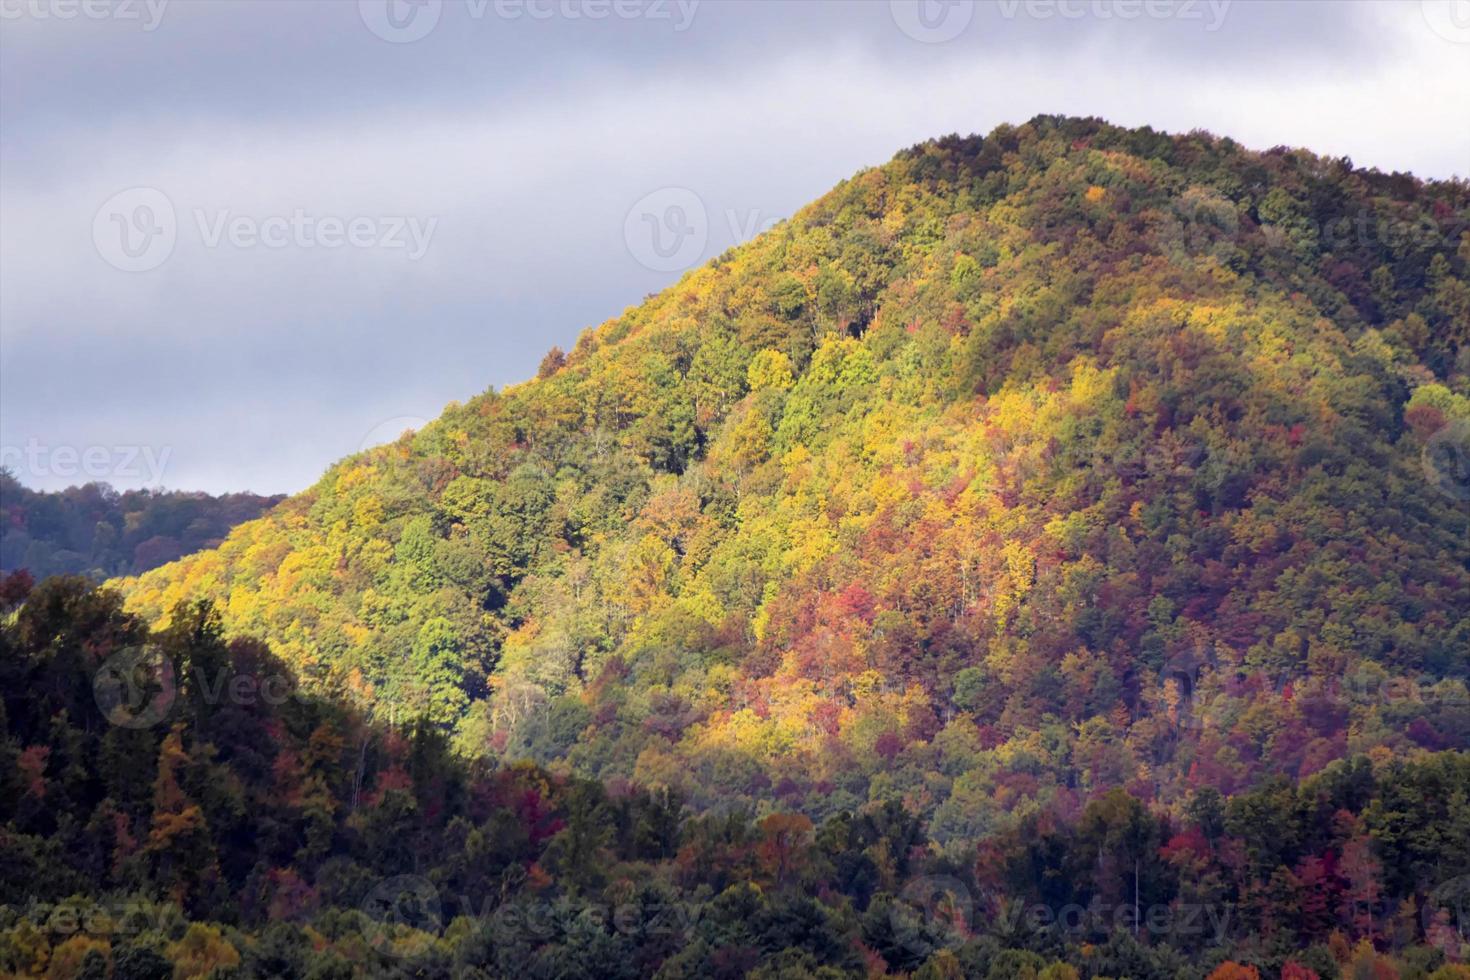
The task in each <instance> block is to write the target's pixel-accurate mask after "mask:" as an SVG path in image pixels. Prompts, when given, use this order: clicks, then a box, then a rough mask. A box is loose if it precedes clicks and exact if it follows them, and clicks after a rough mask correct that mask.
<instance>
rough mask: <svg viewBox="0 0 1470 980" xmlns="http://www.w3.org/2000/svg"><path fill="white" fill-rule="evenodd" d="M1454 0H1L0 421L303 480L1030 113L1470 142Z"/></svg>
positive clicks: (81, 466) (169, 475) (86, 461)
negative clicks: (642, 303) (823, 205)
mask: <svg viewBox="0 0 1470 980" xmlns="http://www.w3.org/2000/svg"><path fill="white" fill-rule="evenodd" d="M1467 92H1470V2H1466V0H1452V2H1449V3H1443V4H1439V3H1428V4H1422V5H1421V4H1420V3H1418V2H1402V3H1391V4H1384V5H1372V4H1362V3H1350V4H1344V5H1342V6H1335V5H1330V4H1325V3H1313V4H1300V5H1281V6H1276V5H1272V4H1268V3H1254V2H1250V3H1248V2H1241V0H1236V2H1233V3H1232V2H1222V0H1214V2H1209V0H1198V2H1177V3H1169V2H1165V0H1116V2H1111V0H1097V2H1094V0H1070V2H1048V0H1022V2H1019V3H1009V2H1007V3H998V4H989V3H976V4H969V3H965V2H960V0H950V2H947V3H946V2H941V0H924V2H923V3H914V2H907V3H905V2H895V3H889V2H886V0H884V2H872V3H831V4H822V3H803V4H799V5H789V6H788V5H781V4H777V3H744V4H721V3H715V2H711V0H702V2H698V3H691V2H689V0H685V2H683V3H680V2H679V0H650V2H641V0H486V2H478V0H442V2H441V0H419V2H418V3H413V2H409V0H387V2H384V0H364V2H362V3H358V2H356V0H350V2H327V0H323V2H270V0H250V2H241V3H228V2H218V0H207V2H206V0H193V2H190V0H168V2H166V3H162V4H161V3H160V2H159V0H151V2H148V0H135V2H132V3H125V2H118V3H106V2H102V0H0V450H3V453H4V457H5V458H4V460H3V462H4V463H5V464H6V465H8V466H9V467H10V468H11V470H12V471H14V472H15V473H16V474H17V475H18V476H19V477H20V479H21V480H22V481H23V482H25V483H26V484H28V485H30V486H34V487H39V488H46V489H52V488H57V487H61V486H65V485H67V484H69V483H76V482H85V481H86V479H88V478H91V477H98V478H102V479H106V480H108V481H110V482H112V483H113V484H114V485H116V486H119V487H129V486H142V485H164V486H167V487H170V488H177V489H205V490H210V491H214V492H222V491H227V490H245V489H249V490H255V491H260V492H280V491H295V490H300V489H303V488H304V487H306V486H308V485H310V484H311V483H312V482H313V481H314V480H315V479H316V477H317V476H318V475H319V474H320V473H321V471H322V469H323V468H324V467H325V466H326V465H327V464H329V463H330V462H332V461H333V460H335V459H338V458H340V457H341V456H343V455H345V454H347V453H349V452H352V451H355V450H356V449H358V448H359V447H361V446H363V445H364V444H370V443H372V442H376V441H382V440H383V439H385V438H389V437H391V436H393V435H396V434H397V432H398V431H401V429H403V428H405V427H408V426H412V425H416V424H418V422H419V421H420V420H422V419H425V418H430V417H433V416H434V415H437V414H438V412H439V410H440V409H441V408H442V407H443V405H444V404H445V403H446V402H449V401H451V400H463V399H465V398H468V397H469V396H472V395H474V394H476V393H478V392H480V391H482V390H484V389H485V388H486V387H488V386H490V385H495V386H503V385H505V384H508V383H513V382H516V381H519V380H523V379H525V378H526V377H528V376H529V375H531V374H533V373H534V372H535V369H536V364H537V362H538V361H539V359H540V357H541V355H542V354H543V353H544V351H545V350H546V349H547V348H548V347H549V346H551V345H552V344H560V345H562V346H563V347H567V346H570V344H571V343H572V342H573V341H574V340H575V338H576V336H577V334H578V333H579V332H580V331H581V330H582V329H583V328H584V327H587V326H589V325H592V324H595V323H599V322H601V321H602V320H604V319H606V318H607V317H609V316H611V315H614V314H616V313H617V312H619V311H620V310H622V309H623V308H624V307H626V306H629V305H632V304H635V303H637V302H638V301H639V300H640V299H641V298H642V297H643V296H644V295H646V294H648V293H649V292H652V291H655V290H657V289H659V288H661V287H663V286H665V285H667V284H668V283H670V282H673V281H674V280H675V279H677V278H678V276H679V273H680V272H681V271H682V269H683V268H685V267H687V266H689V265H692V264H696V263H698V262H701V261H704V260H706V259H709V258H712V257H713V256H715V255H718V254H719V253H720V252H721V251H723V250H724V249H725V248H727V247H728V246H729V245H731V244H732V243H734V242H737V241H741V240H744V239H746V238H749V237H750V236H751V235H753V234H754V233H756V232H758V231H759V230H760V229H761V228H763V227H765V226H767V225H769V224H770V223H771V222H772V221H774V220H777V219H780V218H782V217H785V216H786V215H789V214H790V213H792V212H793V211H794V210H795V209H796V208H798V207H799V206H801V205H802V204H803V203H805V202H807V201H809V200H811V199H812V198H815V197H817V196H818V195H820V194H822V193H823V192H825V191H826V190H827V189H829V188H830V187H831V186H832V185H833V184H835V183H836V182H837V181H839V180H841V179H842V178H844V177H846V176H849V175H850V174H852V173H853V172H854V171H856V170H857V169H859V168H861V167H866V166H872V165H876V164H881V163H883V162H884V161H886V160H887V159H889V158H890V157H891V156H892V155H893V154H894V152H896V151H897V150H899V149H901V148H903V147H905V146H909V145H912V144H913V143H916V142H919V141H921V140H924V139H927V138H929V137H933V136H936V135H940V134H944V133H949V132H961V133H970V132H986V131H989V130H990V129H991V128H992V127H994V126H995V125H996V124H998V123H1001V122H1022V121H1024V120H1026V119H1028V118H1030V117H1031V116H1033V115H1035V114H1037V113H1042V112H1056V113H1067V114H1075V115H1100V116H1103V117H1106V118H1107V119H1109V120H1112V121H1113V122H1117V123H1120V124H1125V125H1143V124H1148V125H1152V126H1155V127H1157V128H1161V129H1167V130H1171V131H1184V130H1189V129H1194V128H1205V129H1209V130H1212V131H1214V132H1216V133H1220V134H1226V135H1230V136H1233V137H1235V138H1236V139H1237V140H1239V141H1241V142H1242V143H1244V144H1246V145H1247V146H1251V147H1256V148H1266V147H1270V146H1274V145H1277V144H1283V143H1284V144H1292V145H1301V146H1307V147H1309V148H1311V149H1313V150H1316V151H1318V152H1321V153H1326V154H1332V155H1341V154H1345V155H1348V156H1351V157H1352V158H1353V160H1354V161H1355V162H1356V163H1358V164H1359V165H1366V166H1376V167H1379V168H1381V169H1384V170H1412V171H1413V172H1415V173H1416V174H1420V175H1424V176H1429V177H1448V176H1451V175H1458V176H1466V175H1467V174H1470V117H1467V114H1466V112H1465V105H1464V103H1465V96H1466V93H1467Z"/></svg>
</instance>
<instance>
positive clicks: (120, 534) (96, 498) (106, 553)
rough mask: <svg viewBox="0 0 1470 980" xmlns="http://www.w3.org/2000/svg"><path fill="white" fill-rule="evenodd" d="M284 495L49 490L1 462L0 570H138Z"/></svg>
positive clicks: (209, 539) (98, 574) (193, 546)
mask: <svg viewBox="0 0 1470 980" xmlns="http://www.w3.org/2000/svg"><path fill="white" fill-rule="evenodd" d="M283 499H284V497H281V496H275V497H262V496H259V495H257V494H253V493H230V494H224V495H222V496H219V497H213V496H210V495H209V494H207V493H188V492H183V491H177V490H175V491H164V490H124V491H122V492H120V493H119V492H118V491H116V490H114V489H113V488H112V487H110V486H108V485H107V484H105V483H88V484H86V485H85V486H77V487H68V488H67V489H65V490H62V491H59V492H56V493H43V492H40V491H36V490H31V489H29V488H28V487H25V486H23V485H22V484H21V483H20V481H19V480H17V479H16V478H15V477H14V475H12V474H11V473H9V472H8V471H6V470H3V469H0V571H15V570H17V569H21V568H24V569H26V570H27V571H29V572H30V573H31V574H32V575H33V576H34V577H36V578H38V579H39V578H44V577H45V576H47V575H87V576H90V577H92V578H95V579H98V580H99V581H100V580H102V579H106V578H112V577H114V576H118V575H137V574H140V573H142V572H146V571H148V570H150V569H153V568H157V567H158V566H159V565H162V564H165V563H166V562H171V561H173V560H174V559H176V558H179V557H182V556H183V555H186V554H189V553H190V552H194V551H199V550H201V549H204V548H213V547H215V546H217V545H218V544H219V543H220V542H222V541H223V540H224V538H225V535H227V534H228V533H229V532H230V529H231V528H233V527H234V526H235V525H237V524H239V523H241V522H243V521H248V520H253V519H254V518H256V517H259V516H260V515H261V514H262V513H264V512H265V510H266V509H267V508H269V507H272V506H274V505H275V504H277V503H280V501H281V500H283Z"/></svg>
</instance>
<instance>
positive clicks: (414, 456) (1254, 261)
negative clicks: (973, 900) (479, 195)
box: [120, 117, 1470, 840]
mask: <svg viewBox="0 0 1470 980" xmlns="http://www.w3.org/2000/svg"><path fill="white" fill-rule="evenodd" d="M1467 218H1470V186H1467V185H1466V184H1465V183H1464V182H1461V181H1448V182H1434V181H1421V180H1418V179H1416V178H1414V177H1413V176H1410V175H1407V174H1383V173H1378V172H1375V171H1367V170H1362V169H1358V168H1356V167H1354V166H1353V165H1352V163H1351V161H1348V160H1345V159H1329V158H1323V157H1319V156H1316V155H1314V154H1312V153H1310V152H1307V151H1304V150H1295V149H1285V148H1277V149H1273V150H1269V151H1266V152H1255V151H1250V150H1246V149H1245V148H1242V147H1241V146H1239V145H1238V144H1236V143H1234V142H1233V141H1231V140H1229V139H1224V138H1219V137H1215V136H1212V135H1209V134H1205V133H1198V132H1196V133H1191V134H1188V135H1181V136H1171V135H1167V134H1164V133H1158V132H1154V131H1152V130H1148V129H1122V128H1118V127H1114V126H1110V125H1107V124H1106V123H1103V122H1100V121H1097V120H1088V119H1065V118H1054V117H1040V118H1037V119H1034V120H1032V121H1031V122H1030V123H1028V124H1026V125H1022V126H1003V127H1001V128H999V129H997V130H996V131H994V132H993V133H991V134H989V135H988V136H985V137H979V136H974V137H965V138H961V137H948V138H945V139H940V140H936V141H934V142H930V143H925V144H922V145H919V146H916V147H914V148H912V149H910V150H907V151H905V152H902V153H900V154H898V156H896V157H895V158H894V159H893V160H892V161H891V162H890V163H888V164H886V165H884V166H881V167H878V168H875V169H872V170H868V171H865V172H862V173H859V174H857V175H856V176H854V177H853V178H852V179H850V180H848V181H846V182H844V183H843V184H841V185H840V186H838V187H837V188H836V189H835V190H833V191H832V192H831V193H829V194H828V195H826V196H825V197H823V198H822V199H820V200H818V201H816V202H815V203H813V204H811V205H809V206H807V207H805V208H803V209H802V210H801V211H800V212H798V213H797V214H796V215H795V216H794V217H793V218H791V219H790V220H789V221H786V222H784V223H783V224H781V225H780V226H778V227H776V228H775V229H773V230H771V231H770V232H768V233H766V234H764V235H762V236H761V237H759V238H758V239H756V240H754V241H752V242H750V243H748V244H746V245H743V246H741V247H739V248H736V249H733V250H731V251H730V252H728V253H727V254H725V255H723V256H721V257H720V258H719V259H717V260H716V261H713V262H711V263H710V264H708V265H706V266H704V267H703V268H700V269H697V270H695V271H692V272H690V273H689V274H688V275H686V276H685V277H684V278H683V279H682V280H681V281H680V282H679V283H678V284H676V285H674V286H672V287H671V288H669V289H667V290H665V291H664V292H662V293H660V294H659V295H657V296H655V297H652V298H650V299H649V300H648V301H647V302H645V303H643V304H642V305H641V306H638V307H636V308H633V309H630V310H628V311H626V312H625V313H623V314H622V315H621V316H619V317H617V318H615V319H613V320H610V321H609V322H607V323H605V324H603V325H602V326H601V327H599V328H597V329H595V330H590V331H588V332H587V333H585V334H584V335H583V336H582V337H581V339H580V340H579V341H578V343H577V344H576V346H575V348H574V349H573V350H572V351H571V352H570V353H569V354H567V355H566V357H565V358H564V359H562V358H556V357H553V358H550V359H549V361H548V366H547V369H546V370H544V371H543V372H542V376H541V377H539V378H537V379H536V380H533V381H530V382H528V383H526V384H524V385H520V386H517V387H514V388H511V389H508V390H506V391H502V392H496V391H490V392H487V393H485V394H483V395H481V396H479V397H477V398H474V399H472V400H471V401H469V402H468V403H467V404H463V405H452V406H450V407H449V408H448V409H447V410H446V411H445V412H444V414H443V416H442V417H440V418H439V419H438V420H437V421H435V422H433V423H431V424H429V425H428V426H426V427H425V428H424V429H423V430H422V431H420V432H418V433H417V434H414V435H411V436H406V437H404V438H402V439H400V440H399V441H397V442H395V443H392V444H389V445H386V446H382V447H379V448H376V449H372V450H369V451H367V452H364V453H361V454H358V455H355V456H352V457H349V458H347V459H345V460H343V461H342V462H340V463H338V464H337V465H335V466H333V467H332V468H331V469H330V470H329V471H328V472H327V473H326V475H325V476H323V477H322V479H321V480H320V481H319V482H318V483H317V484H316V485H315V486H313V487H312V488H311V489H310V490H308V491H306V492H304V493H302V494H299V495H297V496H294V497H292V498H290V499H289V500H287V501H285V502H283V503H282V504H281V505H280V506H278V507H276V508H274V509H273V510H271V511H270V512H268V513H267V514H265V515H264V516H263V517H262V518H261V519H260V520H257V521H253V522H250V523H247V524H244V525H242V526H240V527H238V528H236V529H235V530H234V531H233V532H231V533H230V535H229V536H228V538H227V539H226V540H225V542H224V543H223V544H222V545H220V546H219V547H218V548H217V549H213V550H207V551H203V552H200V553H198V554H195V555H192V556H189V557H187V558H184V559H182V560H180V561H178V562H176V563H173V564H170V565H167V566H165V567H163V568H160V569H156V570H154V571H152V572H149V573H146V574H144V575H143V576H141V577H140V578H136V579H129V580H127V581H125V582H122V583H120V584H121V586H122V588H123V589H124V590H125V591H126V593H127V596H128V602H129V607H130V608H131V609H133V610H136V611H138V612H140V613H142V614H143V615H144V616H145V617H147V618H149V619H151V620H154V621H166V620H167V618H168V614H169V611H170V610H171V609H172V608H173V607H174V606H175V604H176V603H178V602H179V601H181V600H192V599H198V598H204V599H210V600H213V601H214V603H215V605H216V607H217V608H218V609H219V610H220V611H221V613H222V615H223V616H224V625H225V628H226V629H227V631H229V632H230V633H239V634H250V635H255V636H259V637H261V638H262V639H264V640H266V641H267V642H269V643H270V645H271V646H272V648H273V649H274V650H275V651H276V652H277V653H278V654H279V655H281V656H282V657H283V658H284V659H285V660H286V661H287V662H288V663H290V664H291V665H292V666H293V667H294V668H295V669H296V670H297V671H299V672H300V673H301V675H302V677H303V682H304V683H305V684H307V686H308V687H310V688H313V689H318V690H333V691H338V690H340V691H342V692H345V693H346V694H348V695H349V696H353V697H356V698H358V699H359V700H360V702H361V703H362V704H363V705H364V706H367V707H369V709H370V710H372V711H373V712H375V713H377V714H378V715H380V716H381V717H383V718H397V719H402V718H405V717H409V716H416V715H418V714H421V713H422V714H427V715H428V716H429V717H430V718H431V719H432V720H433V721H434V722H435V723H436V724H438V725H439V726H440V727H441V728H442V729H443V730H445V731H447V732H451V733H453V734H454V735H455V736H456V738H457V744H458V746H459V747H460V748H461V749H462V750H463V751H466V752H468V753H470V754H472V755H488V756H493V757H497V758H506V759H515V758H530V759H533V760H536V761H538V762H541V763H543V764H547V765H553V766H559V767H565V768H566V769H568V770H570V771H572V772H575V773H577V774H580V775H584V776H588V777H594V778H598V779H603V780H625V781H631V782H633V783H637V784H642V785H649V786H659V785H666V786H671V787H674V788H675V789H677V790H679V791H682V792H683V793H684V794H685V795H686V796H687V798H689V799H690V800H691V801H692V802H694V803H695V804H696V805H697V806H709V805H725V804H729V803H732V802H740V803H746V804H749V805H751V806H753V807H757V808H761V807H769V806H773V805H774V806H779V807H784V808H788V809H792V810H800V811H804V812H806V813H808V814H810V815H811V816H813V817H816V818H822V817H826V816H829V815H831V814H834V813H837V812H840V811H843V810H844V809H850V808H853V807H856V806H860V805H863V804H866V803H868V802H870V801H878V802H881V801H884V800H902V801H903V802H904V803H905V804H906V805H907V806H909V807H911V808H913V809H915V810H917V811H919V812H922V813H925V814H928V815H932V818H933V820H932V824H931V832H932V834H933V835H934V836H935V838H937V839H939V840H951V839H973V838H979V837H984V836H985V835H987V834H990V833H992V832H996V831H998V830H1002V829H1005V828H1010V827H1013V826H1015V824H1016V821H1018V820H1019V819H1021V818H1023V817H1024V816H1025V815H1026V814H1029V813H1034V812H1036V811H1037V810H1046V811H1055V812H1061V813H1075V812H1076V811H1077V810H1078V809H1079V808H1080V807H1081V806H1083V804H1084V802H1085V801H1086V800H1088V799H1090V798H1092V797H1094V796H1095V795H1096V794H1098V793H1100V792H1102V791H1103V790H1105V789H1106V788H1108V787H1113V786H1123V787H1126V788H1127V789H1128V790H1129V791H1130V792H1132V793H1134V794H1136V795H1138V796H1140V797H1142V798H1145V799H1148V800H1151V801H1158V802H1161V803H1165V804H1169V803H1172V802H1176V801H1178V800H1181V799H1183V798H1184V796H1185V795H1186V794H1187V793H1188V792H1190V791H1192V790H1193V789H1195V788H1199V787H1204V786H1209V787H1214V788H1217V789H1219V790H1221V791H1222V792H1226V793H1233V792H1236V791H1239V790H1242V789H1243V788H1246V787H1250V786H1252V785H1255V784H1256V783H1257V782H1258V781H1259V780H1260V779H1261V778H1262V777H1263V776H1265V775H1267V774H1273V773H1279V774H1286V775H1288V776H1289V777H1291V778H1293V779H1300V778H1304V777H1306V776H1308V775H1310V774H1312V773H1315V772H1318V771H1320V770H1321V769H1323V767H1325V766H1326V765H1328V763H1330V762H1332V761H1333V760H1335V759H1340V758H1343V757H1345V756H1347V755H1348V754H1349V753H1351V752H1367V753H1380V754H1383V755H1385V756H1388V757H1393V756H1403V757H1409V756H1412V755H1414V754H1415V753H1418V752H1423V751H1428V750H1432V749H1443V748H1463V747H1466V746H1467V745H1470V698H1467V697H1466V693H1465V684H1464V679H1465V677H1466V676H1467V675H1470V507H1467V498H1470V482H1467V480H1466V472H1465V469H1464V460H1465V459H1466V458H1470V437H1467V428H1470V351H1467V348H1466V341H1467V339H1470V234H1467V228H1470V223H1467Z"/></svg>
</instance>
